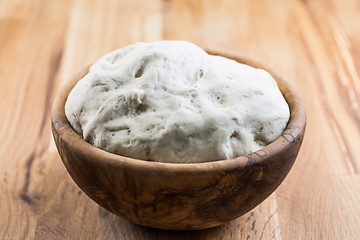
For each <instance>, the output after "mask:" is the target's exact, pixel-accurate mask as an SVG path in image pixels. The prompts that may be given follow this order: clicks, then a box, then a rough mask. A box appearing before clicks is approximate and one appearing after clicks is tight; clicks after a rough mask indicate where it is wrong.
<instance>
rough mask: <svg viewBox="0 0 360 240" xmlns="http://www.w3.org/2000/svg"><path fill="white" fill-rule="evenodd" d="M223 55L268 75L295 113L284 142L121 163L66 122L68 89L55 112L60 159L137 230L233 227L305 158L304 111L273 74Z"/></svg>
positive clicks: (89, 192) (78, 180)
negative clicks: (206, 155)
mask: <svg viewBox="0 0 360 240" xmlns="http://www.w3.org/2000/svg"><path fill="white" fill-rule="evenodd" d="M209 53H210V54H214V55H221V56H224V57H227V58H230V59H234V60H236V61H238V62H240V63H245V64H248V65H250V66H253V67H256V68H262V69H264V70H266V71H267V72H269V73H270V74H271V75H272V76H273V78H274V79H275V80H276V82H277V83H278V86H279V88H280V91H281V92H282V94H283V96H284V97H285V99H286V101H287V103H288V105H289V108H290V120H289V123H288V125H287V127H286V129H285V131H284V132H283V133H282V135H281V136H280V137H279V138H277V139H276V140H275V141H274V142H272V143H271V144H269V145H268V146H266V147H264V148H262V149H260V150H258V151H256V152H254V153H251V154H248V155H245V156H240V157H236V158H232V159H227V160H219V161H213V162H205V163H187V164H179V163H160V162H151V161H144V160H138V159H132V158H128V157H123V156H120V155H115V154H112V153H109V152H106V151H104V150H101V149H99V148H96V147H94V146H93V145H91V144H89V143H87V142H86V141H85V140H83V139H82V138H81V137H80V136H79V135H77V134H76V133H75V131H74V130H73V129H72V127H71V125H70V124H69V122H68V120H67V118H66V116H65V102H66V99H67V96H68V94H69V92H70V91H71V89H72V88H73V87H74V86H75V84H76V83H77V81H78V80H80V79H81V78H82V77H83V76H84V75H85V74H86V73H87V72H88V68H87V69H86V70H85V71H84V72H83V74H80V75H79V76H77V77H75V78H74V79H73V80H71V81H69V82H68V83H67V84H66V85H65V86H64V87H63V88H62V89H61V90H60V92H59V94H58V95H57V97H56V99H55V102H54V105H53V109H52V115H51V117H52V132H53V136H54V139H55V142H56V146H57V149H58V151H59V154H60V156H61V159H62V161H63V163H64V165H65V167H66V169H67V170H68V172H69V174H70V175H71V177H72V178H73V180H74V181H75V182H76V183H77V185H78V186H79V187H80V188H81V189H82V190H83V191H84V192H85V193H86V194H87V195H88V196H89V197H90V198H91V199H93V200H94V201H95V202H97V203H98V204H99V205H101V206H102V207H104V208H106V209H107V210H109V211H111V212H113V213H114V214H116V215H118V216H121V217H124V218H125V219H127V220H129V221H131V222H134V223H137V224H139V225H143V226H148V227H154V228H160V229H171V230H191V229H205V228H210V227H214V226H218V225H220V224H223V223H226V222H228V221H230V220H233V219H235V218H237V217H239V216H241V215H243V214H245V213H247V212H248V211H250V210H251V209H253V208H254V207H255V206H257V205H258V204H259V203H261V202H262V201H263V200H264V199H266V198H267V197H268V196H269V195H270V194H271V193H272V192H273V191H274V190H275V189H276V188H277V187H278V186H279V185H280V183H281V182H282V181H283V180H284V178H285V177H286V175H287V174H288V172H289V171H290V169H291V167H292V165H293V163H294V161H295V159H296V156H297V154H298V152H299V149H300V146H301V143H302V140H303V136H304V132H305V125H306V112H305V107H304V103H303V101H302V99H301V97H300V96H299V94H298V93H297V91H296V90H295V89H294V87H293V86H292V85H291V84H289V83H288V82H287V81H285V80H284V79H283V78H282V77H281V76H279V75H278V74H276V73H275V72H274V71H272V70H270V69H268V68H266V67H264V66H262V65H261V64H259V63H257V62H254V61H252V60H249V59H246V58H243V57H239V56H233V55H230V54H223V53H217V52H209Z"/></svg>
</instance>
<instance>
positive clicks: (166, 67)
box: [65, 41, 290, 163]
mask: <svg viewBox="0 0 360 240" xmlns="http://www.w3.org/2000/svg"><path fill="white" fill-rule="evenodd" d="M65 113H66V116H67V119H68V120H69V122H70V124H71V126H72V127H73V129H74V130H75V131H76V132H77V133H78V134H79V135H80V136H82V137H83V139H85V140H86V141H88V142H89V143H91V144H93V145H94V146H96V147H99V148H101V149H103V150H106V151H109V152H111V153H115V154H119V155H122V156H126V157H131V158H136V159H143V160H152V161H159V162H174V163H190V162H206V161H213V160H220V159H228V158H233V157H237V156H240V155H245V154H248V153H251V152H254V151H256V150H258V149H260V148H263V147H265V146H266V145H268V144H269V143H271V142H272V141H274V140H275V139H276V138H278V137H279V136H280V135H281V133H282V132H283V131H284V129H285V127H286V125H287V122H288V120H289V116H290V113H289V107H288V105H287V103H286V101H285V99H284V98H283V96H282V94H281V93H280V90H279V89H278V86H277V84H276V82H275V80H274V79H273V78H272V77H271V75H270V74H269V73H267V72H266V71H264V70H262V69H256V68H253V67H250V66H248V65H244V64H240V63H237V62H236V61H233V60H230V59H227V58H224V57H219V56H213V55H208V54H207V53H206V52H205V51H204V50H202V49H201V48H199V47H198V46H196V45H194V44H192V43H189V42H185V41H159V42H153V43H136V44H134V45H131V46H127V47H124V48H122V49H118V50H116V51H113V52H111V53H109V54H107V55H105V56H103V57H102V58H100V59H99V60H98V61H97V62H96V63H95V64H94V65H93V66H91V68H90V71H89V73H88V74H87V75H86V76H85V77H83V78H82V79H81V80H80V81H79V82H78V83H77V84H76V86H75V87H74V88H73V89H72V91H71V92H70V94H69V96H68V99H67V101H66V104H65Z"/></svg>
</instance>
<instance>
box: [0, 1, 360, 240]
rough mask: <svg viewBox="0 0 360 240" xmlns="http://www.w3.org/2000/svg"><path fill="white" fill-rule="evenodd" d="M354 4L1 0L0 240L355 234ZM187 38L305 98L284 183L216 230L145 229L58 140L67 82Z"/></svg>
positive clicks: (359, 118) (359, 17) (358, 155)
mask: <svg viewBox="0 0 360 240" xmlns="http://www.w3.org/2000/svg"><path fill="white" fill-rule="evenodd" d="M359 22H360V1H358V0H311V1H310V0H305V1H300V0H288V1H286V0H274V1H270V0H268V1H266V0H256V1H253V0H245V1H237V0H224V1H217V0H203V1H192V0H147V1H145V0H144V1H140V0H135V1H130V0H109V1H102V0H93V1H92V0H73V1H70V0H0V97H1V99H0V100H1V101H0V114H1V124H0V141H1V144H0V239H360V228H359V226H360V217H359V216H360V204H359V202H360V151H359V149H360V78H359V72H360V24H359ZM160 39H183V40H189V41H192V42H194V43H196V44H198V45H200V46H201V47H203V48H207V49H215V50H222V51H228V52H233V53H235V54H240V55H244V56H247V57H250V58H254V59H256V60H259V61H260V62H262V63H263V64H264V65H266V66H269V67H271V68H273V69H275V70H276V71H277V72H279V73H280V74H281V75H283V76H285V77H286V78H287V79H288V80H289V81H290V82H292V83H293V84H294V85H295V86H296V88H297V89H298V91H299V92H300V93H301V95H302V96H303V98H304V101H305V105H306V108H307V116H308V120H307V130H306V135H305V138H304V142H303V145H302V149H301V151H300V154H299V156H298V159H297V161H296V162H295V164H294V166H293V168H292V170H291V172H290V173H289V175H288V176H287V178H286V179H285V181H284V182H283V183H282V185H281V186H280V187H279V188H278V189H277V190H276V191H275V193H273V194H272V195H271V196H270V197H269V198H268V199H267V200H265V201H264V202H263V203H262V204H260V205H259V206H258V207H256V208H255V209H253V210H252V211H250V212H249V213H247V214H246V215H244V216H242V217H240V218H238V219H236V220H234V221H231V222H229V223H227V224H225V225H222V226H220V227H217V228H213V229H209V230H201V231H164V230H156V229H151V228H145V227H140V226H137V225H135V224H132V223H129V222H127V221H126V220H124V219H122V218H119V217H117V216H115V215H113V214H111V213H109V212H108V211H106V210H104V209H103V208H101V207H99V206H98V205H97V204H96V203H94V202H93V201H92V200H90V199H89V198H88V197H87V196H86V195H85V194H84V193H82V191H81V190H80V189H79V188H78V187H77V185H76V184H75V183H74V182H73V181H72V179H71V178H70V176H69V174H68V173H67V171H66V169H65V167H64V166H63V164H62V162H61V160H60V158H59V156H58V153H57V152H56V149H55V147H54V143H53V140H52V136H51V129H50V109H51V104H52V102H53V99H54V96H55V93H56V92H57V90H58V89H59V87H60V86H61V85H62V84H63V83H64V82H66V81H67V80H68V79H70V78H71V77H72V76H73V75H74V74H76V73H77V72H78V71H80V70H81V69H83V68H84V67H85V66H87V65H88V64H90V63H92V62H94V61H95V60H96V59H97V58H99V57H100V56H102V55H103V54H105V53H107V52H109V51H111V50H114V49H116V48H120V47H123V46H125V45H128V44H131V43H134V42H137V41H154V40H160Z"/></svg>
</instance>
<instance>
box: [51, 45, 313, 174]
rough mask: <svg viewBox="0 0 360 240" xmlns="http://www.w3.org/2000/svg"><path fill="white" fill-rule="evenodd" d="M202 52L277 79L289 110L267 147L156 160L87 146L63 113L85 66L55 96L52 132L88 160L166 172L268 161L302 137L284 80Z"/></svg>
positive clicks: (300, 108)
mask: <svg viewBox="0 0 360 240" xmlns="http://www.w3.org/2000/svg"><path fill="white" fill-rule="evenodd" d="M206 52H207V53H209V54H212V55H218V56H223V57H227V58H229V59H232V60H235V61H237V62H239V63H243V64H247V65H250V66H252V67H255V68H260V69H263V70H265V71H267V72H268V73H270V74H271V76H272V77H273V78H274V79H275V81H276V82H277V84H278V86H279V88H280V90H281V93H282V95H283V96H284V98H285V100H286V102H287V103H288V106H289V109H290V119H289V122H288V124H287V126H286V128H285V130H284V131H283V133H282V134H281V135H280V136H279V137H278V138H277V139H275V140H274V141H273V142H271V143H270V144H268V145H267V146H265V147H263V148H261V149H259V150H257V151H255V152H252V153H249V154H247V155H243V156H238V157H235V158H230V159H223V160H214V161H208V162H198V163H170V162H156V161H149V160H141V159H135V158H130V157H124V156H121V155H117V154H114V153H110V152H107V151H105V150H103V149H100V148H97V147H95V146H93V145H91V144H90V143H88V142H86V141H85V140H84V139H83V138H81V137H80V136H79V135H78V134H77V133H76V132H75V131H74V130H73V128H72V127H71V125H70V123H69V122H68V120H67V118H66V115H65V102H66V100H67V97H68V94H69V93H70V91H71V90H72V88H73V87H74V86H75V85H76V83H77V82H78V81H79V80H80V79H81V78H82V77H83V76H85V75H86V74H87V73H88V69H89V67H86V68H85V70H84V71H82V72H80V73H79V74H77V75H75V77H74V78H72V79H71V80H69V81H67V82H65V83H64V84H63V86H62V87H61V88H60V90H59V92H58V94H57V95H56V97H55V100H54V103H53V107H52V111H51V121H52V130H53V135H55V133H54V132H56V134H57V135H59V136H60V137H61V141H65V142H66V144H67V145H68V146H71V147H72V148H75V149H77V150H79V151H81V152H82V153H83V154H84V156H86V155H91V156H97V157H95V158H94V157H92V158H88V159H87V160H88V161H97V162H98V163H99V162H101V163H102V164H110V165H112V166H120V167H126V168H129V169H131V168H134V169H135V168H136V169H138V170H141V169H143V170H149V169H157V170H161V171H166V172H205V171H209V170H210V169H213V170H219V171H221V170H229V169H234V168H243V167H247V166H249V164H250V165H251V164H261V163H262V162H263V161H266V160H268V159H269V157H270V158H271V157H274V156H275V155H276V154H277V153H279V152H282V151H286V150H287V148H288V146H289V145H290V144H291V143H293V142H295V141H296V139H298V138H301V139H302V134H303V133H304V131H305V126H306V110H305V106H304V102H303V100H302V98H301V96H300V94H299V93H298V92H297V90H296V89H295V88H294V86H293V85H292V84H291V83H290V82H288V81H286V80H285V79H284V78H283V77H282V76H280V75H279V74H278V73H276V72H275V71H274V70H272V69H270V68H267V67H265V66H264V65H262V64H260V63H259V62H257V61H255V60H252V59H250V58H247V57H243V56H241V55H234V54H232V53H228V52H224V51H222V52H218V51H213V50H206ZM289 97H291V98H292V101H291V104H289V101H288V98H289ZM94 159H96V160H94ZM249 159H255V161H249Z"/></svg>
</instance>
